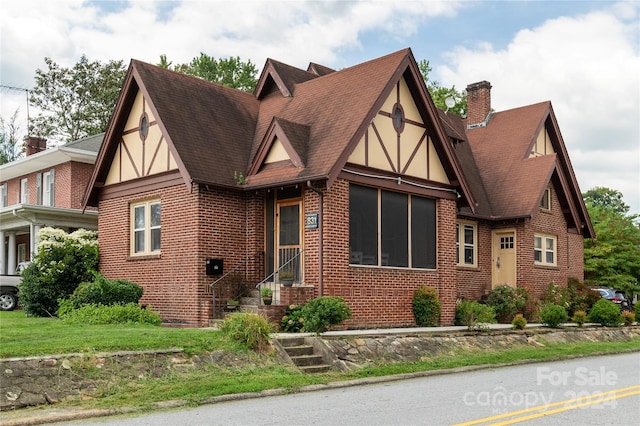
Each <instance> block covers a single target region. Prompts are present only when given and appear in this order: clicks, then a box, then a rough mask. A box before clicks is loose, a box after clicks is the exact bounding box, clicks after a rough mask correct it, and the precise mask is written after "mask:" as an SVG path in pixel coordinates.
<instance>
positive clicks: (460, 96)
mask: <svg viewBox="0 0 640 426" xmlns="http://www.w3.org/2000/svg"><path fill="white" fill-rule="evenodd" d="M418 68H419V69H420V73H421V74H422V78H423V79H424V81H425V83H426V84H427V89H428V90H429V94H430V95H431V99H433V103H434V104H435V105H436V106H437V107H438V108H440V109H442V110H445V111H449V112H452V113H453V114H456V115H459V116H462V117H464V116H466V115H467V96H466V94H465V93H464V92H459V91H458V90H456V86H451V87H450V88H447V87H443V86H441V85H440V83H439V82H438V81H437V80H431V79H429V74H430V73H431V71H432V68H431V66H430V65H429V61H427V60H426V59H423V60H421V61H420V62H418ZM447 98H451V99H453V101H454V105H453V106H452V107H448V106H447V102H446V101H447Z"/></svg>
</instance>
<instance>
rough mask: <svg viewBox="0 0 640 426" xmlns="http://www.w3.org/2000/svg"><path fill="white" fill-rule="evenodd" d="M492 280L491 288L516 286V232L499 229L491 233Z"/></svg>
mask: <svg viewBox="0 0 640 426" xmlns="http://www.w3.org/2000/svg"><path fill="white" fill-rule="evenodd" d="M491 240H492V262H493V267H492V274H491V276H492V279H491V286H492V288H495V287H497V286H499V285H503V284H507V285H510V286H512V287H515V285H516V232H515V230H513V229H501V230H498V231H493V232H492V239H491Z"/></svg>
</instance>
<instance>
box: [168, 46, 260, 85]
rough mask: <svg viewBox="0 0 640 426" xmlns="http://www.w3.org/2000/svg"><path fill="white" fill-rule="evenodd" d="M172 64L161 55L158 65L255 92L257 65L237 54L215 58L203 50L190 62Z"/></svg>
mask: <svg viewBox="0 0 640 426" xmlns="http://www.w3.org/2000/svg"><path fill="white" fill-rule="evenodd" d="M171 64H172V62H170V61H168V60H167V56H166V55H160V63H159V64H158V66H160V67H162V68H167V69H173V70H174V71H178V72H181V73H183V74H189V75H193V76H196V77H200V78H203V79H205V80H208V81H213V82H215V83H220V84H223V85H225V86H228V87H233V88H235V89H240V90H243V91H245V92H253V89H255V87H256V84H257V79H256V76H257V74H258V69H257V68H256V66H255V65H254V64H253V63H252V62H251V60H248V61H246V62H244V61H242V60H241V59H240V57H237V56H236V57H235V58H234V57H230V58H228V59H224V58H220V59H215V58H213V57H211V56H209V55H206V54H204V53H202V52H201V53H200V56H196V57H195V58H193V59H192V60H191V62H190V63H188V64H180V65H175V66H174V67H173V68H171Z"/></svg>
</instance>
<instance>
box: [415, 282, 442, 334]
mask: <svg viewBox="0 0 640 426" xmlns="http://www.w3.org/2000/svg"><path fill="white" fill-rule="evenodd" d="M440 305H441V304H440V300H439V299H438V292H437V291H436V289H435V288H431V287H425V286H421V287H419V288H418V289H417V290H416V292H415V293H414V294H413V317H414V318H415V320H416V324H417V325H418V326H419V327H435V326H437V325H438V320H439V319H440Z"/></svg>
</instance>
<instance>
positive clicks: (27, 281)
mask: <svg viewBox="0 0 640 426" xmlns="http://www.w3.org/2000/svg"><path fill="white" fill-rule="evenodd" d="M38 238H39V240H40V241H39V243H38V254H37V255H35V256H34V258H33V263H32V264H31V265H29V266H28V267H27V268H26V269H25V270H24V271H23V272H22V283H21V285H20V290H19V298H20V305H22V308H23V309H24V311H25V314H27V315H28V316H53V315H55V313H56V312H57V310H58V300H59V299H64V298H66V297H68V296H69V295H70V294H72V293H73V291H74V290H75V289H76V287H77V286H78V284H80V283H81V282H83V281H90V280H92V279H93V276H94V274H95V272H96V269H97V267H98V242H97V237H96V233H95V232H93V231H85V230H83V229H80V230H78V231H75V232H73V233H71V234H67V233H65V232H64V231H62V230H60V229H53V228H42V229H41V230H40V232H39V233H38Z"/></svg>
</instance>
